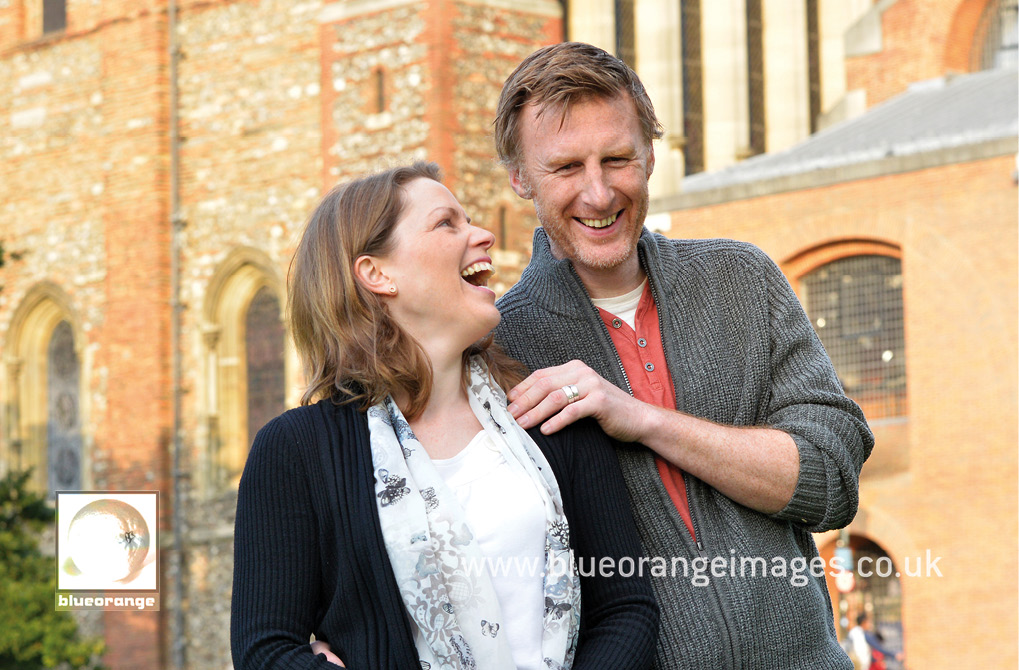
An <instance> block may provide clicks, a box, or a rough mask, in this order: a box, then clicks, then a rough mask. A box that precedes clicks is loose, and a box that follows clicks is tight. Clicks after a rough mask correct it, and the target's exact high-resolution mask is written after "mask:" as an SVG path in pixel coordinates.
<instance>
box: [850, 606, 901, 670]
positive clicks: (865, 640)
mask: <svg viewBox="0 0 1019 670" xmlns="http://www.w3.org/2000/svg"><path fill="white" fill-rule="evenodd" d="M848 638H849V649H850V658H853V662H854V664H857V665H858V666H859V667H860V668H863V670H884V668H885V667H886V666H885V662H884V659H886V658H894V659H895V660H896V661H900V662H901V661H902V659H903V658H904V657H903V655H902V653H901V652H894V651H892V650H891V649H888V648H887V647H885V646H884V644H883V641H882V640H881V639H880V637H879V634H878V633H877V632H876V631H875V630H874V623H873V622H872V621H871V619H870V615H869V614H867V613H866V612H862V613H861V614H859V615H858V616H857V617H856V625H855V626H853V628H852V629H850V631H849V634H848Z"/></svg>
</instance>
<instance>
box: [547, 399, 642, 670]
mask: <svg viewBox="0 0 1019 670" xmlns="http://www.w3.org/2000/svg"><path fill="white" fill-rule="evenodd" d="M531 434H532V435H533V436H534V438H535V441H536V442H538V444H539V445H542V446H543V449H545V451H546V453H548V455H549V462H550V464H551V465H553V469H554V470H556V477H557V479H558V481H559V486H560V488H561V490H562V491H563V500H564V505H566V507H567V508H566V513H567V518H568V520H569V522H570V536H571V541H572V543H573V549H574V556H575V558H576V560H577V565H578V569H579V574H580V594H581V601H582V604H581V622H580V639H579V644H578V647H577V655H576V657H575V659H574V664H573V669H574V670H585V669H588V668H599V669H600V668H613V669H614V670H624V669H632V670H637V669H639V668H648V667H650V665H651V661H652V659H653V658H654V653H655V646H656V645H657V642H658V616H659V615H658V605H657V603H656V601H655V598H654V594H653V592H652V590H651V581H650V574H649V572H648V569H647V565H646V561H645V562H644V564H643V565H642V562H641V558H642V557H643V552H642V550H641V546H640V539H639V538H638V536H637V530H636V525H635V524H634V522H633V517H632V516H631V514H630V504H629V495H628V493H627V490H626V485H625V484H624V483H623V476H622V473H621V472H620V470H619V461H618V460H617V458H616V455H615V450H614V449H613V447H612V444H613V442H612V441H611V440H610V439H609V438H608V437H607V436H606V435H605V433H603V432H602V430H601V429H600V428H599V427H598V424H597V423H595V422H594V421H593V420H589V419H588V420H584V421H580V422H577V423H576V424H574V425H572V426H570V427H568V428H565V429H563V431H560V433H559V434H557V436H550V437H545V436H542V435H541V434H540V433H539V432H538V431H536V430H532V431H531ZM557 440H559V441H562V440H566V442H565V443H560V446H554V445H556V441H557ZM550 443H551V444H552V445H553V446H552V447H551V448H548V447H546V446H545V445H547V444H550ZM564 456H565V457H566V458H568V459H569V460H568V462H567V463H564V462H563V461H564V458H563V457H564ZM557 466H558V467H557Z"/></svg>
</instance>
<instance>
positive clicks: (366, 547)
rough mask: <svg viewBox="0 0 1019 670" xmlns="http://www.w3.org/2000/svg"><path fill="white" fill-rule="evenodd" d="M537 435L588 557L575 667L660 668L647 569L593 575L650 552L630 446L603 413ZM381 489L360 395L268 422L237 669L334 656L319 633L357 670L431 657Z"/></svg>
mask: <svg viewBox="0 0 1019 670" xmlns="http://www.w3.org/2000/svg"><path fill="white" fill-rule="evenodd" d="M530 434H531V436H532V437H533V438H534V440H535V442H536V443H537V444H538V446H539V447H540V448H541V450H542V452H543V453H544V454H545V457H546V458H547V459H548V461H549V464H550V465H551V467H552V470H553V472H554V473H555V476H556V479H557V480H558V482H559V486H560V489H561V491H562V496H563V505H564V508H565V511H566V515H567V518H568V520H569V522H570V528H571V535H572V539H573V545H574V552H575V555H576V557H577V558H578V559H580V560H581V570H580V573H581V598H582V609H581V630H580V638H579V646H578V649H577V655H576V659H575V662H574V666H573V667H574V668H576V669H581V668H594V667H599V668H607V667H608V668H617V669H622V668H647V667H649V666H650V664H651V660H652V658H653V654H654V650H655V645H656V642H657V635H658V608H657V605H656V603H655V600H654V596H653V595H652V591H651V586H650V582H649V580H648V579H647V577H646V576H645V577H620V576H618V575H612V576H604V575H601V576H599V575H591V576H586V575H585V573H586V572H591V566H592V559H593V560H594V561H595V563H594V565H597V561H598V560H599V559H601V558H602V557H609V558H611V559H612V560H613V564H614V565H619V559H621V558H622V557H624V556H627V557H632V560H633V561H634V564H639V557H640V555H641V550H640V541H639V539H638V537H637V532H636V528H635V525H634V523H633V519H632V517H631V514H630V508H629V499H628V495H627V491H626V487H625V485H624V483H623V479H622V475H621V474H620V471H619V464H618V461H617V460H616V456H615V453H614V451H613V446H616V447H620V448H625V447H622V445H619V444H618V443H615V442H613V441H612V440H611V439H610V438H608V437H606V436H605V434H604V433H603V432H602V431H601V430H600V429H599V428H598V426H597V424H596V423H594V422H593V421H591V420H585V421H581V422H578V423H577V424H574V425H573V426H570V427H568V428H565V429H563V430H561V431H560V432H559V433H557V434H556V435H553V436H544V435H542V434H541V433H540V432H538V431H536V430H532V431H530ZM374 491H375V487H374V480H373V469H372V460H371V449H370V447H369V441H368V422H367V418H366V416H365V414H364V413H363V412H360V411H358V410H357V408H356V407H355V406H353V405H352V404H350V403H346V404H335V403H333V402H332V401H330V400H323V401H320V402H319V403H317V404H315V405H310V406H306V407H300V408H297V409H293V410H290V411H288V412H285V413H284V414H282V415H280V416H279V417H277V418H275V419H273V420H272V421H271V422H269V423H268V424H266V426H265V427H264V428H263V429H262V430H261V431H259V433H258V435H257V437H256V438H255V441H254V444H253V445H252V447H251V453H250V455H249V456H248V461H247V465H246V466H245V468H244V474H243V476H242V478H241V482H240V490H239V492H238V498H237V519H236V527H235V535H234V579H233V603H232V612H231V622H230V638H231V651H232V653H233V661H234V665H235V666H236V667H237V668H238V669H239V670H249V669H256V668H257V669H268V668H273V669H281V668H294V669H297V668H330V667H332V668H335V667H336V666H334V665H331V664H329V663H328V662H327V661H326V660H325V656H323V655H318V656H315V655H313V654H312V653H311V648H310V646H309V644H308V639H309V634H311V633H314V634H315V637H316V638H317V639H319V640H326V641H328V642H329V644H330V645H331V647H332V649H333V651H334V652H335V653H336V655H337V656H339V657H340V658H341V659H342V660H343V662H344V664H345V665H346V666H347V667H348V668H351V669H352V670H360V669H370V670H382V669H389V668H392V669H394V670H396V669H401V670H420V665H419V663H418V660H417V655H416V653H415V650H414V642H413V637H412V633H411V626H410V620H409V618H408V616H407V614H406V611H405V610H404V605H403V602H402V601H401V599H400V594H399V591H398V589H397V585H396V580H395V578H394V576H393V571H392V568H391V566H390V564H389V560H388V557H387V554H386V549H385V544H384V542H383V539H382V532H381V529H380V526H379V518H378V512H377V509H376V506H375V499H374V497H375V496H374ZM630 567H631V564H629V563H628V561H624V562H623V563H622V570H621V571H622V572H624V574H625V573H627V572H628V571H629V568H630ZM479 670H486V669H485V668H479Z"/></svg>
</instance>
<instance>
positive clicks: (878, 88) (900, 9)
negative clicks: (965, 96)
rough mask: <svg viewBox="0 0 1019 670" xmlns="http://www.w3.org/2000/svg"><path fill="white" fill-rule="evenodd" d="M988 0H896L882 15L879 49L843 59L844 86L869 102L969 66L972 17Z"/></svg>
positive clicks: (868, 104)
mask: <svg viewBox="0 0 1019 670" xmlns="http://www.w3.org/2000/svg"><path fill="white" fill-rule="evenodd" d="M986 4H987V0H962V1H956V2H944V1H942V0H898V2H895V3H893V4H892V5H891V6H890V7H889V8H888V9H887V10H886V11H885V12H884V14H883V15H882V17H881V38H882V49H881V51H880V52H878V53H875V54H869V55H865V56H856V57H851V58H847V59H846V88H847V90H850V91H851V90H854V89H863V90H865V91H866V92H867V106H868V107H872V106H874V105H876V104H879V103H881V102H883V101H885V100H887V99H888V98H890V97H893V96H895V95H898V94H899V93H902V92H903V91H905V90H906V88H907V87H908V86H909V85H910V84H911V83H913V82H916V81H923V80H925V79H933V78H935V77H940V76H943V75H945V74H946V73H949V72H952V71H954V72H967V71H969V54H970V49H971V47H972V40H973V34H974V30H975V29H976V20H977V18H978V17H979V15H980V12H981V11H982V10H983V8H984V6H985V5H986Z"/></svg>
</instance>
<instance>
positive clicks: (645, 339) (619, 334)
mask: <svg viewBox="0 0 1019 670" xmlns="http://www.w3.org/2000/svg"><path fill="white" fill-rule="evenodd" d="M630 304H631V305H632V304H633V303H630ZM598 313H599V314H600V315H601V318H602V321H604V322H605V326H606V327H607V328H608V329H609V335H611V336H612V343H613V344H614V345H615V346H616V351H618V352H619V359H620V360H621V361H622V362H623V369H624V370H626V376H627V377H628V378H629V380H630V388H631V389H632V390H633V396H634V397H635V398H637V399H638V400H641V401H643V402H646V403H649V404H651V405H657V406H659V407H665V408H667V409H673V410H674V409H676V392H675V388H674V387H673V384H672V375H671V374H669V368H668V366H667V365H666V364H665V349H664V347H663V346H662V333H661V331H660V330H659V326H658V306H657V305H655V301H654V299H653V298H652V296H651V287H650V286H649V285H647V284H645V286H644V292H643V293H641V296H640V302H639V303H638V304H637V313H636V315H635V316H634V325H635V326H636V331H634V329H633V328H630V326H629V324H627V323H626V321H624V320H623V319H621V318H618V317H617V316H616V315H614V314H611V313H610V312H607V311H605V310H604V309H602V308H601V307H599V308H598ZM655 464H656V465H657V466H658V474H659V475H660V476H661V478H662V483H663V484H664V485H665V490H666V491H668V493H669V497H670V498H671V499H672V503H673V504H674V505H675V506H676V510H677V511H679V515H680V516H681V517H683V521H684V522H685V523H686V527H687V529H688V530H689V531H690V536H691V537H693V538H694V540H695V541H696V540H697V534H696V532H695V531H694V527H693V518H692V517H691V515H690V502H689V500H688V499H687V497H686V483H685V482H684V481H683V471H682V470H680V469H679V468H677V467H676V466H675V465H673V464H671V463H669V462H668V461H666V460H665V459H663V458H662V457H661V456H658V455H657V454H656V455H655Z"/></svg>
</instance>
